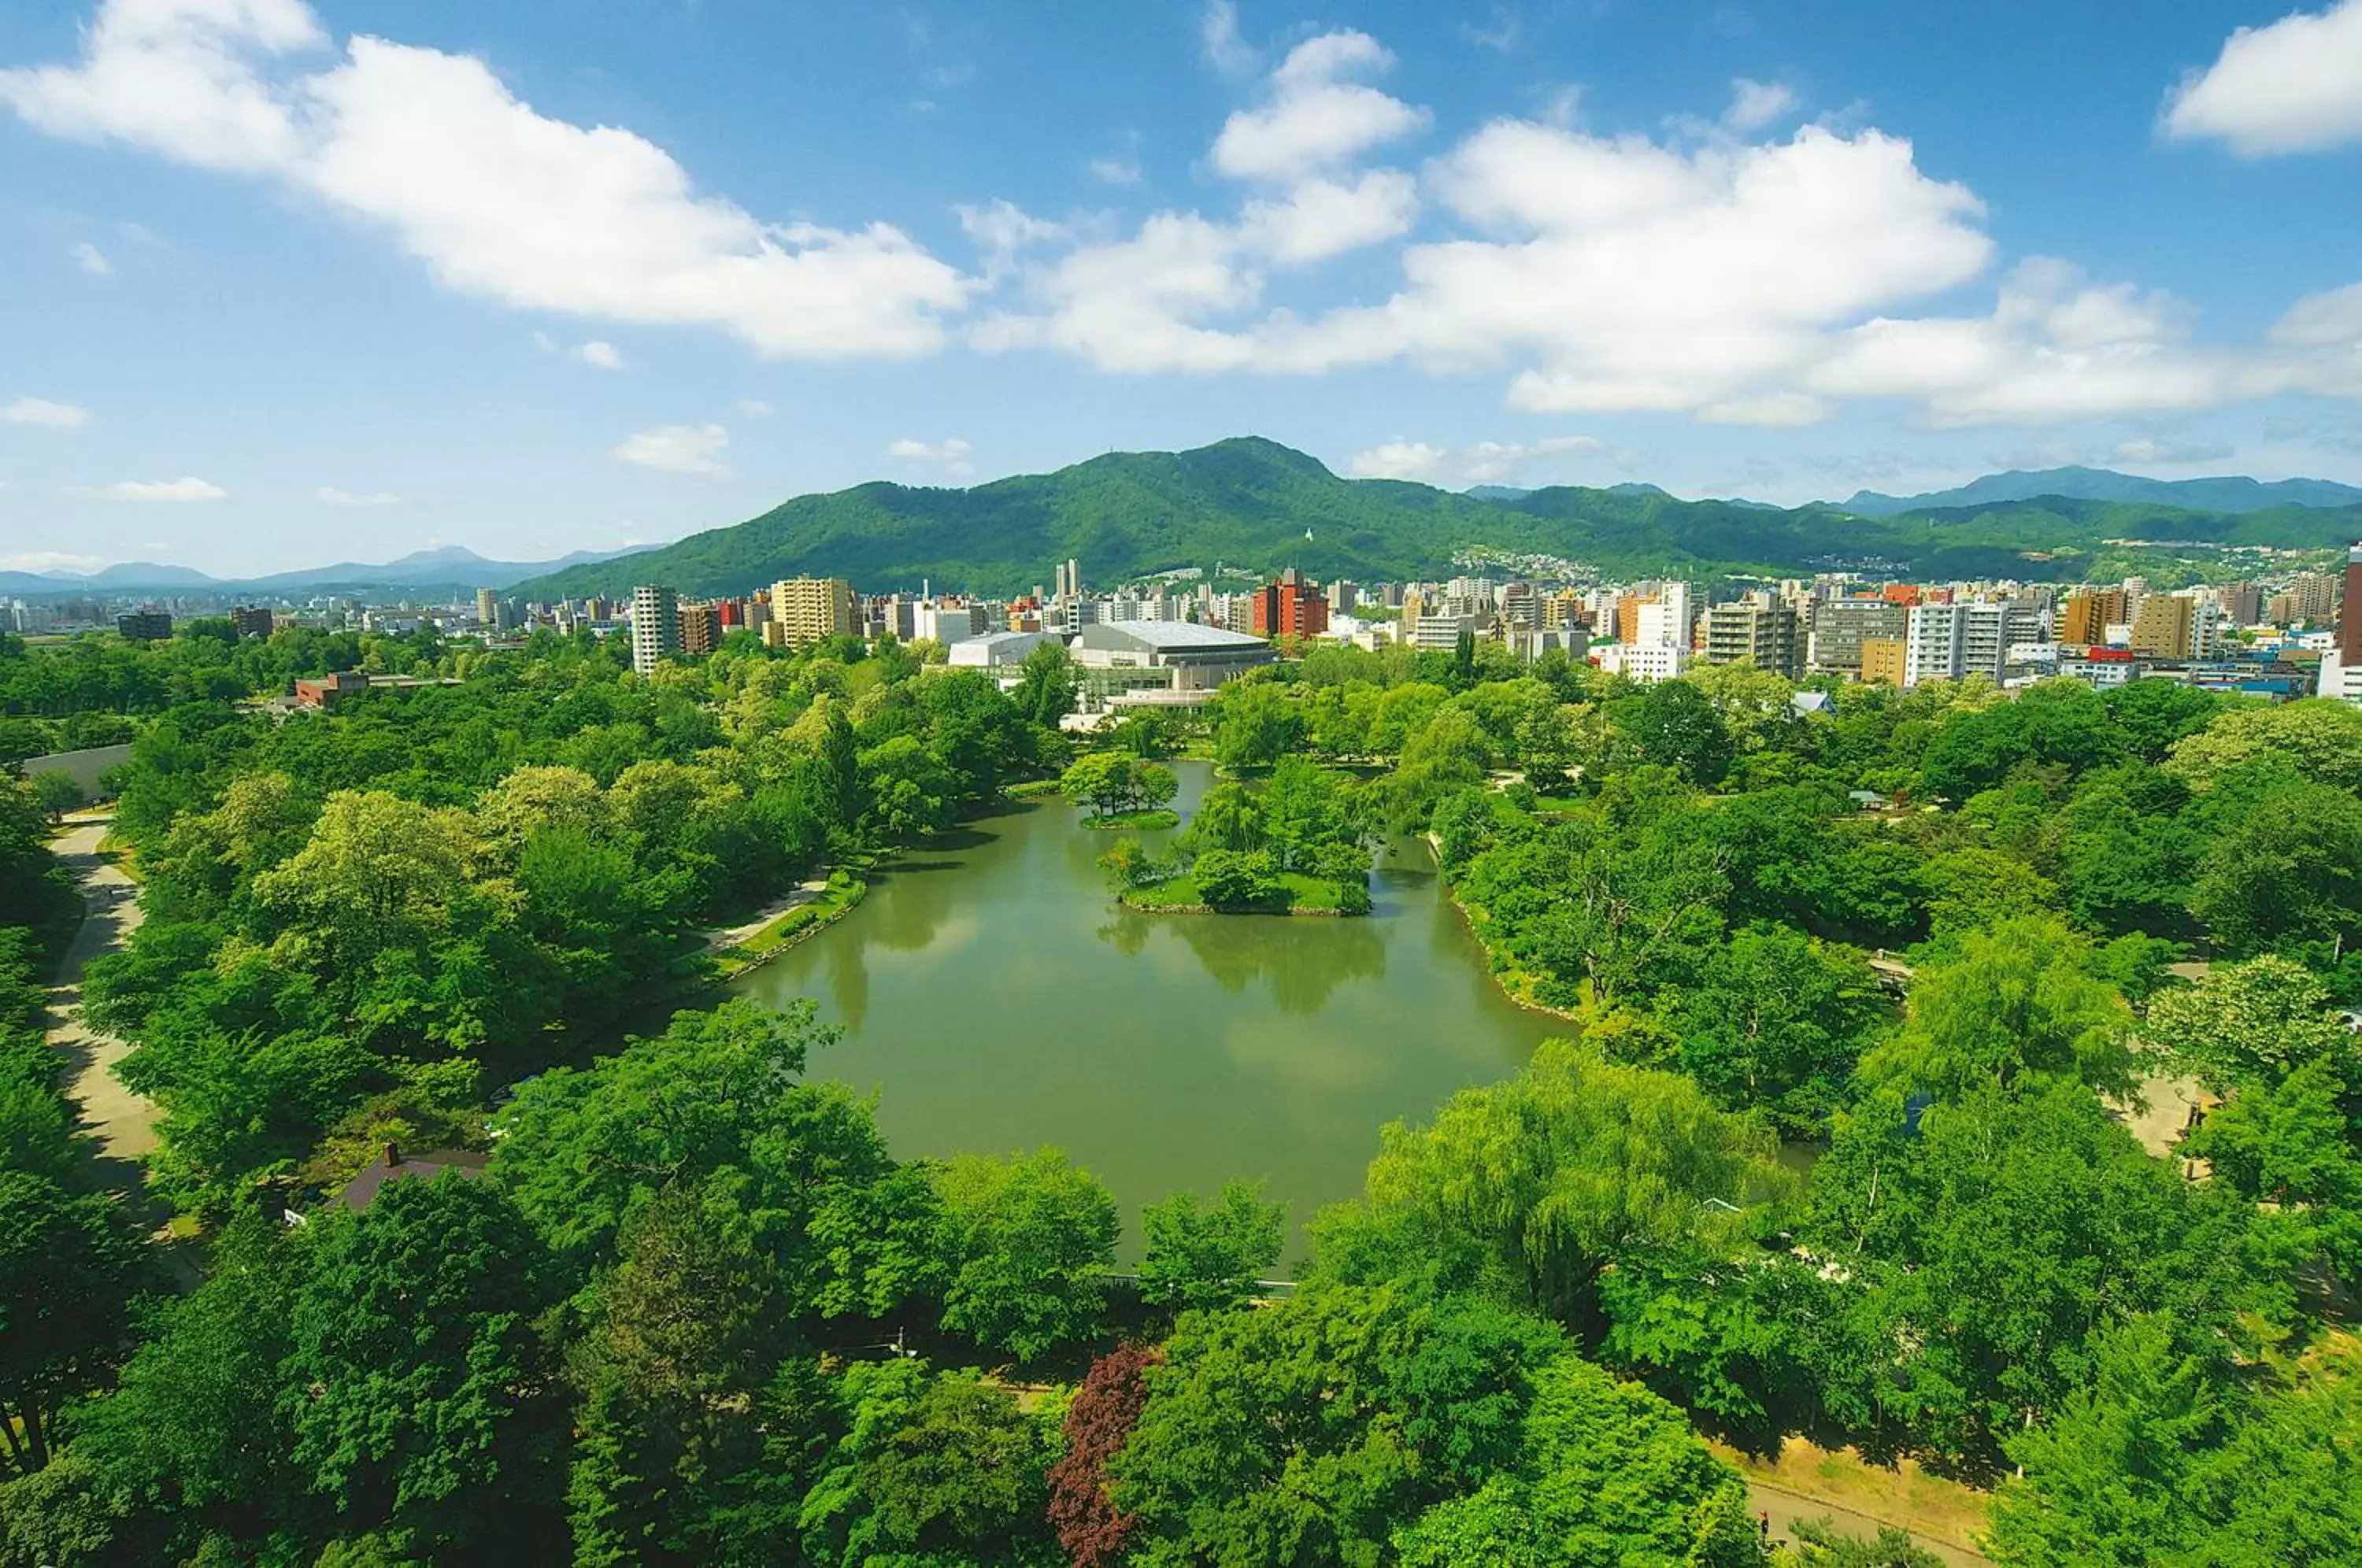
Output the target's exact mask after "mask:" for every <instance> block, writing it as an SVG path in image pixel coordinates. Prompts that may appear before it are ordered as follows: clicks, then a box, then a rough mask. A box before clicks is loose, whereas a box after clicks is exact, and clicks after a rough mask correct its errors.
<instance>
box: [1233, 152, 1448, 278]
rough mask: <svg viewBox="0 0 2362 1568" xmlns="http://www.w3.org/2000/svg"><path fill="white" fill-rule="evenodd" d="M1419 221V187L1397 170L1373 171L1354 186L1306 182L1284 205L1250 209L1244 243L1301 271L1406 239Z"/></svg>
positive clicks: (1255, 205) (1277, 203)
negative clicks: (1383, 242)
mask: <svg viewBox="0 0 2362 1568" xmlns="http://www.w3.org/2000/svg"><path fill="white" fill-rule="evenodd" d="M1417 217H1418V182H1416V181H1414V180H1412V178H1411V177H1410V176H1409V175H1407V174H1406V173H1404V172H1403V171H1400V170H1398V169H1373V170H1371V171H1369V172H1367V173H1365V174H1363V175H1362V176H1361V177H1360V178H1359V179H1357V180H1355V181H1354V182H1352V184H1341V183H1339V182H1335V181H1332V180H1307V181H1306V182H1304V183H1302V184H1300V185H1298V186H1297V187H1296V189H1295V190H1293V191H1291V192H1290V193H1288V194H1287V196H1286V199H1284V200H1280V201H1253V202H1250V203H1248V204H1247V207H1246V211H1245V214H1244V215H1243V219H1242V239H1243V240H1244V241H1245V242H1246V243H1247V244H1248V245H1249V246H1250V247H1251V248H1253V249H1255V250H1258V251H1260V252H1262V253H1264V254H1266V255H1268V256H1270V257H1271V258H1272V259H1274V260H1275V261H1280V262H1286V263H1290V264H1295V265H1301V264H1303V263H1305V262H1308V261H1320V260H1325V259H1328V258H1329V257H1331V256H1339V255H1342V254H1343V253H1344V252H1346V251H1348V250H1359V249H1361V248H1363V247H1364V246H1369V245H1375V244H1377V243H1378V242H1379V241H1380V240H1385V239H1392V238H1394V237H1396V235H1398V234H1406V233H1407V232H1409V230H1410V226H1411V224H1412V223H1413V222H1414V221H1415V220H1416V219H1417Z"/></svg>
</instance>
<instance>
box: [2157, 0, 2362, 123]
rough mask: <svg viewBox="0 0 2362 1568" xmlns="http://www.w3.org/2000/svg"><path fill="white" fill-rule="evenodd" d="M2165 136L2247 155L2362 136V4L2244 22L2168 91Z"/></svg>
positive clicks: (2345, 0)
mask: <svg viewBox="0 0 2362 1568" xmlns="http://www.w3.org/2000/svg"><path fill="white" fill-rule="evenodd" d="M2159 124H2160V126H2161V127H2162V129H2163V130H2164V133H2165V134H2166V135H2167V136H2169V137H2171V138H2175V139H2177V140H2181V141H2200V140H2206V141H2221V142H2225V143H2227V144H2228V145H2229V146H2230V149H2231V150H2232V151H2234V152H2235V153H2237V154H2238V155H2239V156H2240V157H2242V158H2268V157H2271V156H2272V155H2274V154H2276V153H2288V152H2317V151H2319V150H2321V149H2324V148H2331V147H2338V146H2342V145H2344V144H2345V143H2347V142H2351V141H2362V0H2341V3H2340V4H2337V5H2334V6H2331V7H2330V8H2329V9H2328V10H2326V11H2320V12H2309V11H2299V12H2296V13H2294V14H2293V15H2290V16H2287V17H2281V18H2280V19H2279V21H2277V22H2273V23H2271V24H2269V25H2268V26H2266V27H2261V28H2240V29H2239V30H2238V31H2236V32H2235V33H2233V34H2232V35H2231V36H2230V38H2229V39H2227V40H2226V41H2225V42H2224V45H2223V52H2222V54H2221V56H2220V57H2219V58H2217V59H2216V61H2214V63H2213V65H2212V66H2210V67H2208V68H2207V69H2206V70H2205V71H2202V72H2197V71H2193V72H2191V73H2190V74H2189V75H2187V76H2185V77H2184V78H2183V79H2182V81H2181V84H2180V86H2178V87H2176V88H2175V89H2174V90H2173V91H2172V92H2170V93H2169V94H2167V95H2166V101H2165V107H2164V110H2163V112H2162V115H2161V116H2160V119H2159Z"/></svg>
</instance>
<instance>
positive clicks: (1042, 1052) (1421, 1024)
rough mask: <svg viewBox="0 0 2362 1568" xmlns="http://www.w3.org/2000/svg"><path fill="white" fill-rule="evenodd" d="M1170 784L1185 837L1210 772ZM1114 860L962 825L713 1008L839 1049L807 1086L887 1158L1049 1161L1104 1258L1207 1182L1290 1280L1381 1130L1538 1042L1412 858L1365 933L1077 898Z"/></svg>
mask: <svg viewBox="0 0 2362 1568" xmlns="http://www.w3.org/2000/svg"><path fill="white" fill-rule="evenodd" d="M1176 771H1177V772H1179V774H1180V775H1181V794H1180V798H1179V799H1178V800H1177V801H1175V805H1176V806H1177V807H1178V808H1179V809H1180V810H1181V811H1182V812H1183V813H1184V814H1185V816H1186V815H1187V812H1189V811H1190V810H1191V809H1192V808H1194V806H1195V805H1196V803H1197V801H1198V799H1199V798H1200V797H1201V796H1202V795H1203V794H1204V792H1205V790H1206V787H1207V785H1208V784H1209V782H1210V770H1209V768H1208V767H1206V766H1205V765H1204V764H1202V763H1182V764H1179V765H1178V766H1177V767H1176ZM1115 836H1116V835H1115V834H1108V833H1104V832H1093V831H1090V830H1087V829H1085V828H1084V827H1083V826H1082V825H1081V819H1080V816H1079V814H1078V813H1077V812H1076V811H1075V810H1074V809H1073V808H1071V807H1069V806H1066V805H1065V804H1063V803H1061V802H1058V801H1044V802H1041V803H1038V804H1030V805H1025V806H1021V807H1018V808H1016V809H1014V810H1011V811H1008V812H1003V813H1000V814H998V815H995V816H992V817H988V818H986V819H983V820H981V821H978V822H976V823H970V824H967V825H966V827H964V828H963V829H962V830H961V831H960V832H959V833H957V834H953V835H950V837H949V840H948V842H938V843H937V844H935V845H930V846H928V847H927V848H925V849H923V850H921V851H918V852H916V853H914V854H912V855H911V856H908V857H906V858H905V859H904V860H902V861H901V862H900V863H899V864H897V865H895V866H894V867H891V868H890V869H889V870H888V871H887V872H886V873H885V874H884V875H883V876H881V877H879V878H876V879H875V880H874V881H873V883H872V885H871V888H870V891H869V896H868V897H867V899H866V900H864V901H863V902H862V904H861V905H860V906H859V907H858V908H856V909H855V911H853V912H852V913H851V914H849V915H847V916H846V917H845V918H844V919H843V920H841V921H839V922H836V923H835V924H834V925H833V926H831V927H829V928H828V929H826V930H824V931H822V933H820V934H819V935H817V936H815V937H813V938H812V939H811V940H810V941H808V942H806V943H804V944H802V945H800V946H799V947H796V948H794V949H792V950H790V951H789V952H788V953H786V954H784V955H781V956H780V957H778V958H777V959H775V960H773V961H772V962H771V963H770V964H768V965H767V966H764V967H763V968H760V969H757V970H756V971H754V972H753V973H752V974H750V975H747V976H746V977H744V978H742V979H741V980H740V981H739V982H738V983H737V988H738V990H739V991H740V992H742V993H743V994H745V995H748V996H752V997H754V998H756V999H760V1000H764V1001H767V1002H770V1003H773V1004H775V1005H776V1004H778V1003H780V1002H784V1001H787V1000H789V999H792V998H796V997H810V998H811V999H814V1000H815V1001H817V1002H818V1003H819V1005H820V1011H821V1015H822V1018H823V1019H825V1020H827V1021H830V1022H833V1023H836V1024H840V1025H842V1026H843V1027H844V1041H843V1043H840V1044H838V1045H836V1046H834V1047H832V1048H830V1049H827V1050H824V1051H822V1052H821V1053H819V1054H817V1055H815V1057H814V1059H813V1061H812V1064H811V1073H812V1075H813V1076H814V1077H834V1078H838V1079H842V1080H843V1081H844V1082H847V1083H850V1084H853V1085H855V1086H856V1087H858V1088H863V1089H866V1090H867V1089H874V1090H876V1091H877V1094H878V1103H877V1120H878V1122H879V1125H880V1126H881V1127H882V1128H883V1129H884V1130H885V1132H886V1133H887V1135H888V1137H889V1139H890V1140H891V1141H892V1143H893V1147H894V1150H895V1152H896V1153H897V1154H900V1155H901V1156H903V1157H905V1158H911V1157H916V1156H939V1155H946V1154H964V1153H976V1154H1005V1153H1008V1152H1010V1151H1012V1150H1016V1149H1021V1148H1029V1147H1032V1145H1034V1144H1038V1143H1056V1144H1058V1145H1060V1146H1061V1147H1063V1148H1065V1150H1066V1152H1067V1153H1068V1154H1071V1155H1073V1156H1074V1158H1075V1159H1076V1161H1077V1162H1078V1163H1080V1164H1081V1165H1085V1166H1087V1167H1088V1168H1089V1169H1090V1170H1092V1171H1094V1172H1096V1173H1097V1174H1098V1176H1099V1177H1100V1178H1101V1179H1102V1180H1104V1181H1105V1182H1106V1183H1107V1184H1108V1186H1109V1187H1110V1188H1111V1189H1112V1190H1113V1191H1114V1193H1115V1195H1116V1198H1117V1199H1118V1200H1119V1201H1120V1203H1121V1205H1122V1207H1123V1209H1124V1216H1125V1224H1126V1227H1127V1234H1126V1236H1125V1246H1124V1252H1125V1254H1126V1255H1127V1256H1128V1257H1129V1256H1136V1254H1137V1249H1138V1245H1139V1235H1138V1216H1139V1211H1140V1209H1141V1207H1142V1204H1144V1203H1148V1202H1152V1201H1153V1200H1155V1199H1157V1198H1162V1197H1164V1196H1165V1195H1166V1194H1168V1193H1171V1192H1173V1191H1175V1190H1176V1189H1180V1188H1190V1189H1194V1190H1197V1191H1199V1192H1206V1193H1210V1192H1212V1191H1213V1190H1214V1189H1215V1188H1216V1187H1219V1186H1220V1184H1221V1183H1222V1182H1223V1181H1224V1180H1226V1179H1227V1178H1229V1177H1231V1176H1247V1177H1251V1178H1258V1179H1261V1180H1262V1181H1264V1183H1265V1184H1266V1191H1267V1193H1268V1195H1269V1196H1271V1197H1273V1198H1279V1199H1283V1200H1285V1201H1286V1204H1287V1206H1288V1217H1289V1224H1290V1231H1291V1242H1290V1248H1289V1253H1290V1257H1291V1258H1293V1257H1295V1256H1297V1255H1299V1254H1300V1253H1301V1251H1302V1239H1301V1226H1302V1223H1303V1222H1304V1221H1305V1220H1308V1219H1309V1218H1310V1217H1311V1216H1312V1214H1313V1212H1314V1210H1315V1209H1319V1207H1320V1206H1321V1205H1323V1204H1326V1203H1330V1202H1333V1201H1335V1200H1336V1199H1339V1198H1351V1197H1353V1196H1355V1195H1357V1194H1358V1193H1359V1192H1360V1191H1361V1187H1362V1172H1363V1167H1364V1166H1365V1165H1367V1164H1368V1162H1369V1159H1370V1156H1371V1155H1372V1154H1374V1152H1375V1151H1376V1148H1377V1142H1378V1129H1379V1128H1380V1127H1381V1126H1382V1125H1383V1124H1385V1122H1387V1121H1392V1120H1395V1119H1396V1118H1414V1119H1417V1118H1424V1117H1426V1116H1427V1115H1428V1114H1429V1113H1430V1112H1431V1111H1433V1110H1435V1108H1436V1107H1437V1106H1439V1105H1440V1104H1441V1102H1442V1101H1443V1100H1444V1099H1446V1098H1447V1097H1448V1096H1450V1095H1451V1092H1452V1090H1454V1089H1456V1088H1462V1087H1463V1086H1465V1085H1468V1084H1473V1083H1485V1082H1489V1081H1492V1080H1494V1079H1496V1078H1500V1077H1506V1076H1507V1075H1508V1074H1510V1073H1512V1072H1514V1071H1516V1070H1517V1069H1518V1066H1521V1065H1522V1064H1523V1063H1524V1062H1525V1060H1526V1058H1527V1057H1528V1055H1529V1054H1530V1053H1531V1052H1532V1049H1533V1047H1534V1045H1535V1043H1537V1042H1539V1041H1541V1040H1544V1039H1547V1038H1549V1037H1550V1036H1551V1034H1553V1033H1556V1032H1563V1029H1564V1025H1562V1024H1560V1023H1559V1022H1558V1021H1555V1020H1553V1019H1551V1018H1549V1017H1547V1016H1546V1015H1543V1014H1540V1013H1536V1012H1533V1011H1530V1010H1526V1009H1523V1008H1519V1007H1517V1006H1515V1005H1514V1004H1512V1003H1511V1002H1509V1001H1508V1000H1507V999H1506V998H1505V997H1503V996H1502V994H1501V992H1500V990H1499V989H1498V988H1496V986H1495V985H1494V983H1493V981H1492V978H1491V977H1490V976H1489V975H1488V974H1487V973H1486V970H1485V958H1484V954H1483V952H1482V950H1481V949H1479V948H1478V946H1477V945H1476V943H1475V941H1474V939H1473V937H1471V936H1470V935H1469V933H1468V931H1467V928H1466V927H1465V925H1463V924H1462V922H1461V919H1460V916H1459V914H1458V912H1457V911H1455V910H1454V909H1453V908H1452V907H1451V901H1450V900H1449V899H1448V898H1446V897H1445V896H1444V894H1443V891H1442V889H1441V886H1440V882H1439V881H1438V878H1437V877H1436V873H1435V867H1434V863H1433V861H1432V860H1431V859H1430V858H1429V855H1428V853H1427V851H1426V848H1425V846H1424V845H1418V844H1405V845H1398V846H1396V847H1395V848H1393V849H1392V850H1390V851H1388V852H1386V853H1385V854H1383V855H1382V856H1381V857H1380V859H1379V864H1378V871H1377V875H1376V878H1375V881H1374V886H1373V888H1372V898H1373V901H1374V905H1375V910H1374V912H1373V913H1372V914H1371V915H1370V916H1369V917H1367V918H1365V919H1354V920H1339V919H1318V918H1310V917H1295V918H1288V917H1273V916H1252V915H1142V914H1136V913H1132V912H1131V911H1124V910H1120V909H1119V908H1118V907H1117V906H1116V905H1115V904H1114V902H1113V900H1112V899H1111V898H1110V897H1109V894H1108V892H1107V890H1106V888H1105V885H1104V883H1103V882H1102V880H1101V878H1100V874H1099V871H1098V866H1097V864H1096V862H1097V858H1098V856H1099V854H1100V853H1101V852H1102V851H1103V850H1104V849H1105V848H1106V847H1107V845H1108V844H1109V842H1111V841H1112V839H1113V838H1114V837H1115ZM1145 836H1146V837H1148V838H1149V839H1151V840H1154V839H1157V838H1160V837H1162V836H1164V835H1159V834H1149V835H1145Z"/></svg>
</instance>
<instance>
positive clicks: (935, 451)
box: [886, 436, 976, 478]
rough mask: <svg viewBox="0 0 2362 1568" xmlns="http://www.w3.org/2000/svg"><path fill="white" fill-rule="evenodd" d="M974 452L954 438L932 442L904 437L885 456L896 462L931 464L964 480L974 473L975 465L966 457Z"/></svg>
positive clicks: (973, 448) (966, 444)
mask: <svg viewBox="0 0 2362 1568" xmlns="http://www.w3.org/2000/svg"><path fill="white" fill-rule="evenodd" d="M975 450H976V448H975V447H971V446H970V445H968V443H966V441H963V440H961V439H960V438H959V437H958V436H951V437H949V438H947V439H945V440H942V441H934V442H927V441H915V440H912V439H911V438H910V437H909V436H904V437H903V438H902V439H901V440H900V441H896V442H894V443H893V444H892V445H890V446H889V447H887V448H886V455H887V456H888V457H889V458H893V459H894V460H895V461H897V462H902V463H927V464H933V466H935V467H937V468H940V469H943V470H944V472H945V473H947V474H950V475H952V476H953V477H955V478H965V477H966V476H967V475H969V474H972V473H974V472H975V471H976V465H975V464H974V463H971V462H970V461H968V455H969V454H970V453H972V452H973V451H975Z"/></svg>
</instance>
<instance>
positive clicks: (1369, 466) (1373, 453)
mask: <svg viewBox="0 0 2362 1568" xmlns="http://www.w3.org/2000/svg"><path fill="white" fill-rule="evenodd" d="M1445 456H1446V453H1445V451H1444V449H1443V448H1442V447H1430V446H1429V445H1428V444H1427V443H1426V442H1424V441H1400V440H1396V441H1388V442H1385V443H1384V444H1383V445H1380V446H1376V447H1371V448H1370V449H1369V450H1368V451H1366V452H1356V453H1354V454H1353V455H1352V457H1350V458H1346V459H1345V471H1346V472H1347V473H1349V474H1352V476H1353V477H1354V478H1355V479H1391V480H1416V479H1425V478H1426V477H1427V476H1428V475H1429V474H1431V473H1433V472H1434V471H1435V470H1436V469H1437V467H1438V466H1439V465H1440V464H1441V463H1442V461H1443V459H1444V458H1445Z"/></svg>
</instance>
